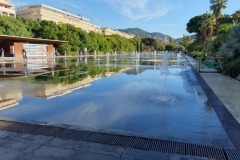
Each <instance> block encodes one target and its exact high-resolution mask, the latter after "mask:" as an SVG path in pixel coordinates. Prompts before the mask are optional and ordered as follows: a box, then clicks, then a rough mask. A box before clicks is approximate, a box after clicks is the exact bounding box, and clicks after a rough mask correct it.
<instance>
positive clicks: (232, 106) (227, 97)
mask: <svg viewBox="0 0 240 160" xmlns="http://www.w3.org/2000/svg"><path fill="white" fill-rule="evenodd" d="M200 75H201V76H202V77H203V79H204V80H205V81H206V82H207V84H208V85H209V86H210V87H211V89H212V90H213V92H214V93H215V94H216V95H217V96H218V98H219V99H220V100H221V101H222V102H223V104H224V105H225V106H226V107H227V109H228V110H229V111H230V112H231V114H232V115H233V116H234V117H235V118H236V120H237V121H238V123H240V82H239V81H237V80H235V79H233V78H231V77H228V76H225V75H222V74H220V73H200Z"/></svg>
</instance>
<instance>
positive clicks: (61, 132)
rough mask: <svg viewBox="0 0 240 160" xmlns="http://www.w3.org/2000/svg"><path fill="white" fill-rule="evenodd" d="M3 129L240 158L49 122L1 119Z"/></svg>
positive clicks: (233, 159)
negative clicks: (28, 122) (39, 123)
mask: <svg viewBox="0 0 240 160" xmlns="http://www.w3.org/2000/svg"><path fill="white" fill-rule="evenodd" d="M0 129H2V130H8V131H14V132H19V133H30V134H36V135H45V136H52V137H57V138H63V139H73V140H81V141H88V142H95V143H103V144H108V145H117V146H122V147H131V148H137V149H143V150H153V151H159V152H165V153H174V154H181V155H190V156H196V157H206V158H213V159H217V160H239V159H240V151H238V150H224V149H221V148H215V147H211V146H204V145H197V144H189V143H182V142H174V141H167V140H160V139H151V138H145V137H136V136H127V135H118V134H111V133H101V132H91V131H85V130H75V129H68V128H61V127H55V126H47V125H38V124H36V125H34V124H27V123H19V122H10V121H1V120H0Z"/></svg>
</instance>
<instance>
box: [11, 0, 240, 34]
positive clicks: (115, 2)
mask: <svg viewBox="0 0 240 160" xmlns="http://www.w3.org/2000/svg"><path fill="white" fill-rule="evenodd" d="M209 1H210V0H31V1H29V0H11V3H14V4H15V5H16V8H17V7H19V6H22V5H29V4H45V5H49V6H52V7H55V8H58V9H66V10H68V12H70V13H73V14H76V15H81V16H83V17H86V18H88V19H90V21H91V23H93V24H95V25H98V26H101V27H108V28H112V29H126V28H141V29H143V30H145V31H148V32H160V33H163V34H166V35H169V36H171V37H172V38H180V37H183V35H189V33H188V32H187V31H186V24H187V23H188V21H189V20H190V19H191V18H193V17H194V16H197V15H201V14H204V13H206V12H210V9H209V6H210V3H209ZM237 10H240V0H228V6H227V9H225V10H223V14H229V15H231V14H233V13H234V12H235V11H237Z"/></svg>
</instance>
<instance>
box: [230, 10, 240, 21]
mask: <svg viewBox="0 0 240 160" xmlns="http://www.w3.org/2000/svg"><path fill="white" fill-rule="evenodd" d="M231 17H232V21H233V23H234V25H236V24H239V23H240V10H238V11H236V12H235V13H234V14H232V15H231Z"/></svg>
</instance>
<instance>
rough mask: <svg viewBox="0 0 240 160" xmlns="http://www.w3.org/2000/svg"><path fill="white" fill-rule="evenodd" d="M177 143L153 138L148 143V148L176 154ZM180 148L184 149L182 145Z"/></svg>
mask: <svg viewBox="0 0 240 160" xmlns="http://www.w3.org/2000/svg"><path fill="white" fill-rule="evenodd" d="M178 144H179V143H178V142H172V141H166V140H158V139H153V140H152V142H151V145H150V150H154V151H160V152H167V153H175V154H177V153H178V148H179V146H178ZM180 150H181V149H180ZM182 150H184V147H183V148H182Z"/></svg>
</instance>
